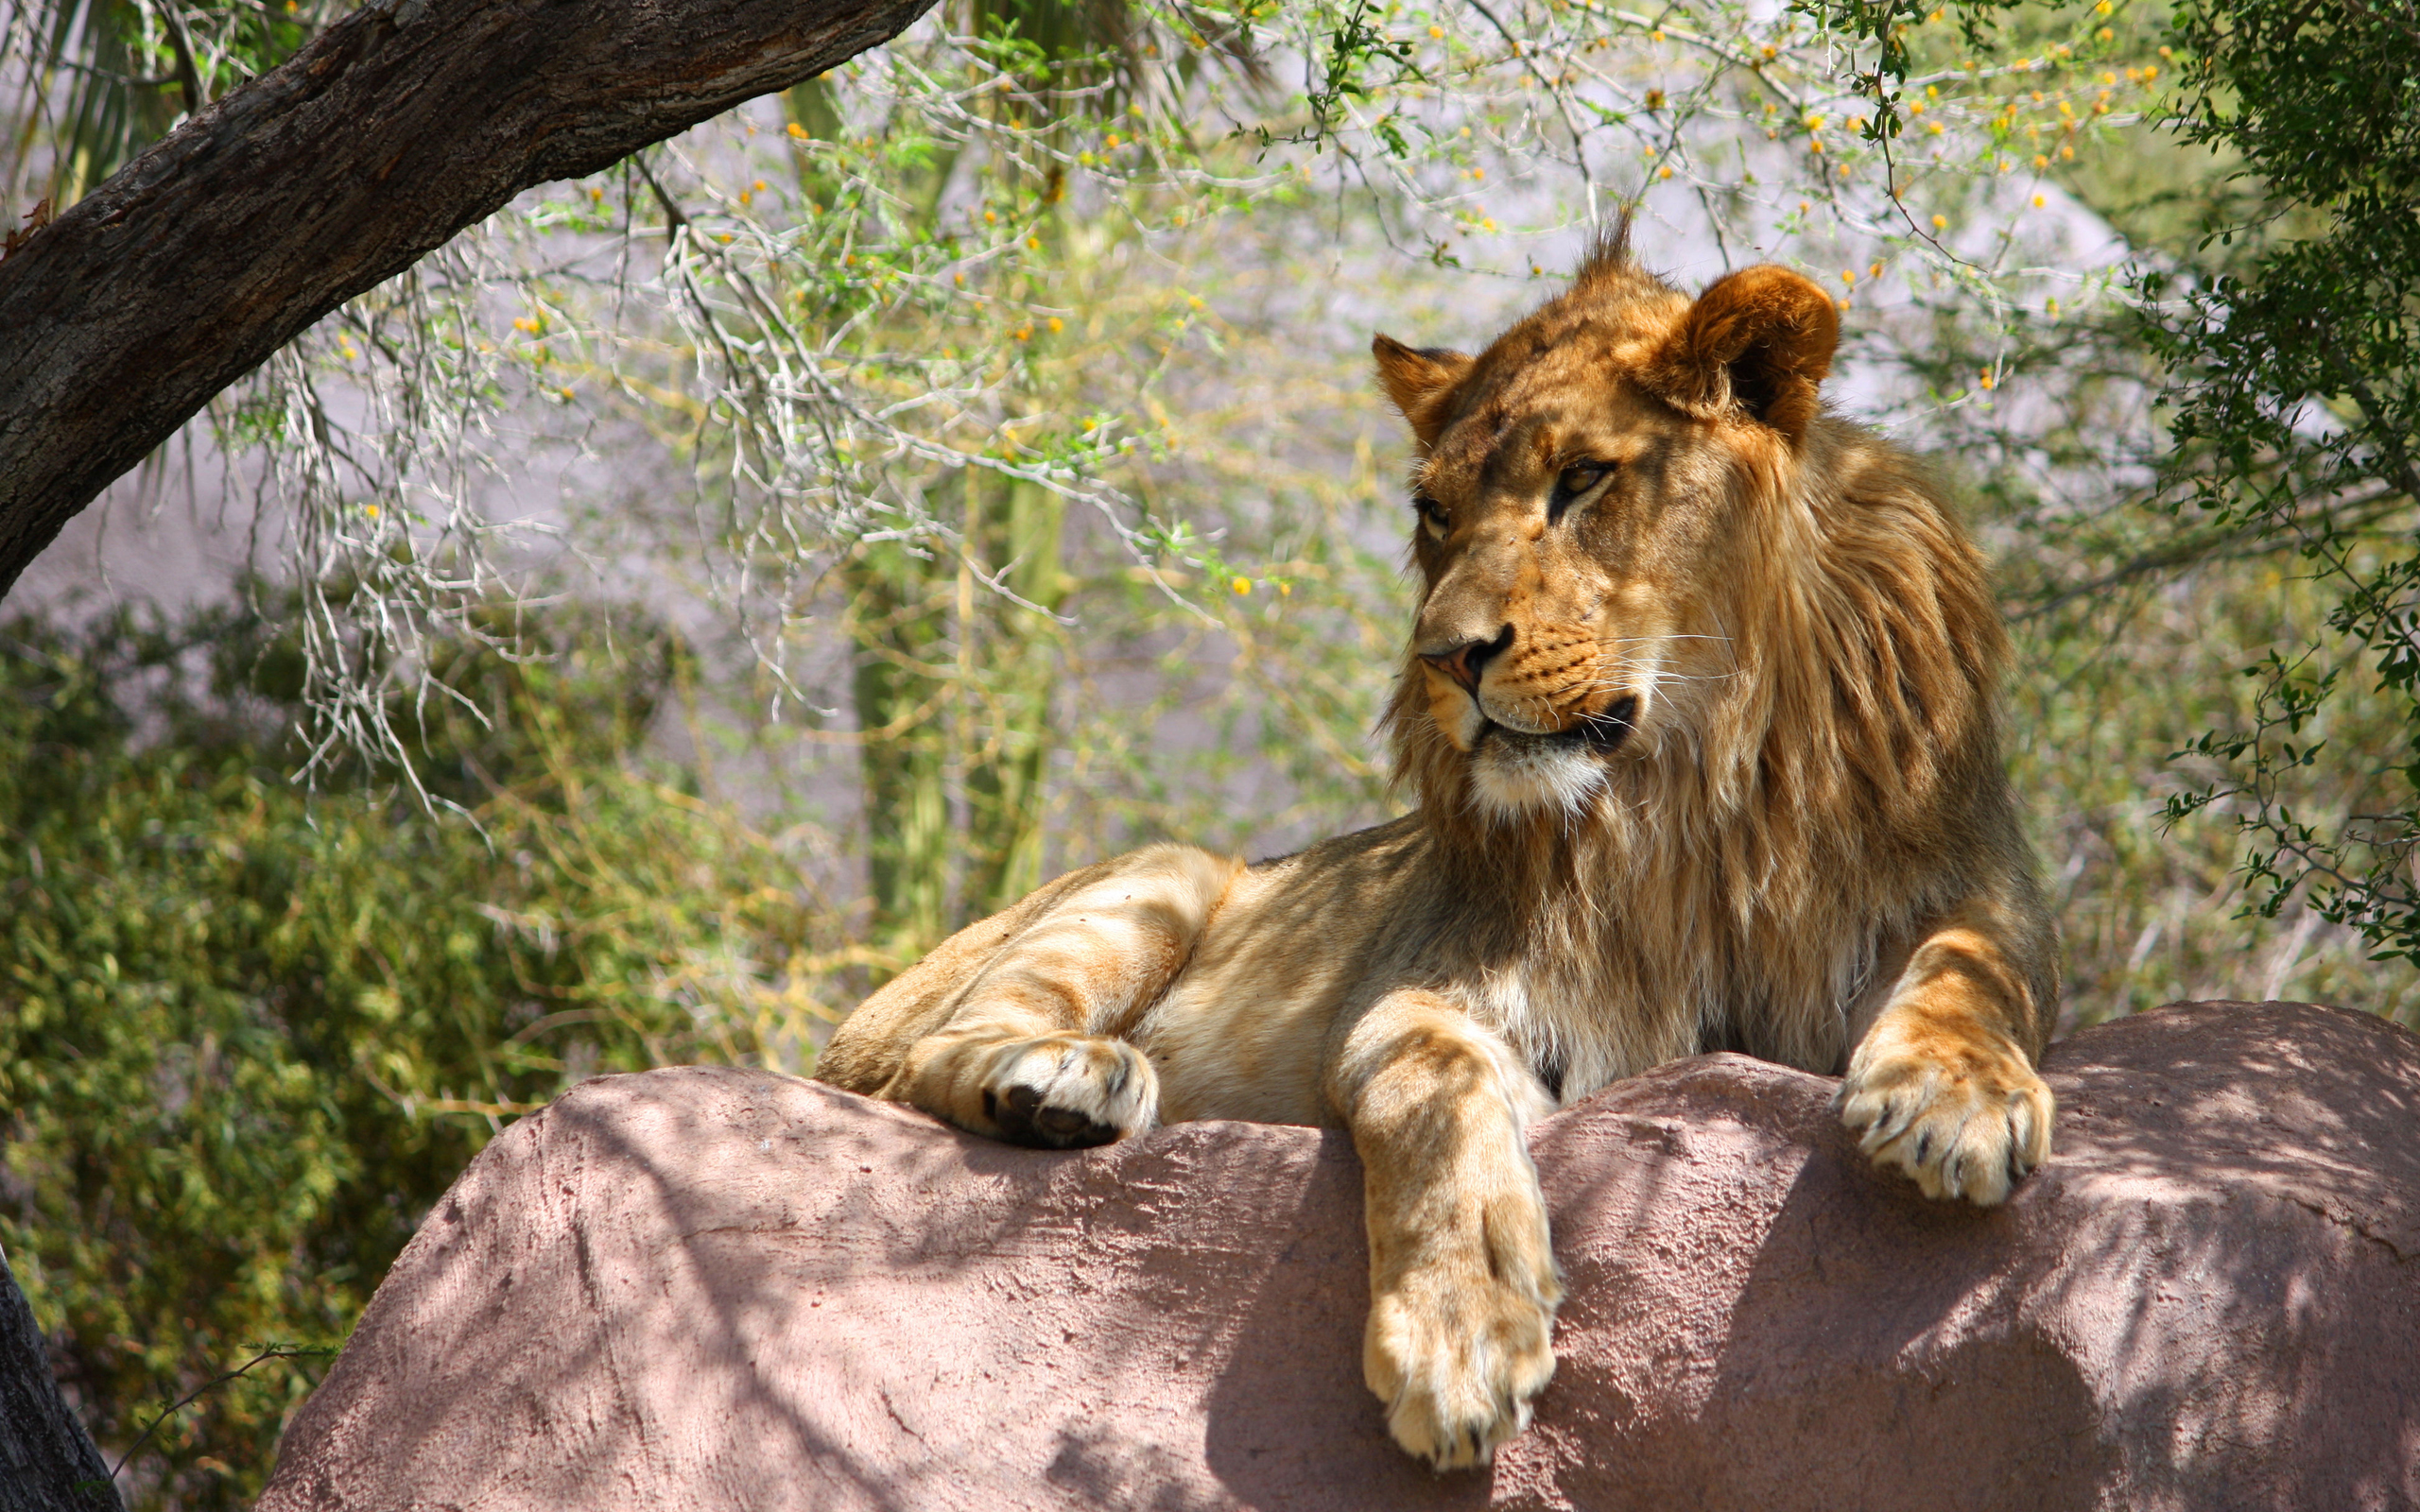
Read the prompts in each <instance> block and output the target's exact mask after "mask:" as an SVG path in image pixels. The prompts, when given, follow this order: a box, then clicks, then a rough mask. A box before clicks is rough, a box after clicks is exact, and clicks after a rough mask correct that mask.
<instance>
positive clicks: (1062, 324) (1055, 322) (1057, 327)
mask: <svg viewBox="0 0 2420 1512" xmlns="http://www.w3.org/2000/svg"><path fill="white" fill-rule="evenodd" d="M1050 329H1051V330H1053V331H1064V330H1066V329H1067V322H1066V321H1064V320H1062V319H1060V318H1058V317H1057V316H1055V315H1054V316H1052V317H1051V318H1050Z"/></svg>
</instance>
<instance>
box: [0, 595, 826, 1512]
mask: <svg viewBox="0 0 2420 1512" xmlns="http://www.w3.org/2000/svg"><path fill="white" fill-rule="evenodd" d="M555 633H556V634H557V635H558V636H559V637H560V639H559V640H558V642H557V648H556V651H555V653H554V655H553V656H552V657H551V658H550V659H548V660H545V661H540V662H521V663H507V662H502V661H501V660H499V659H498V658H496V657H495V656H494V655H493V653H488V652H484V651H481V650H479V649H478V648H476V647H468V648H462V649H460V650H459V652H458V655H457V657H456V658H455V660H454V662H453V663H452V664H451V665H450V666H449V667H448V668H447V669H446V674H445V675H446V680H447V683H448V685H450V686H454V687H457V688H458V689H460V690H461V691H462V692H463V693H464V694H465V695H466V696H468V697H469V700H470V701H467V702H465V703H464V704H462V705H458V706H457V707H456V708H455V709H454V711H453V712H451V713H448V714H446V715H444V716H443V717H441V718H438V717H432V718H430V719H428V720H427V721H426V722H425V724H424V725H423V736H424V738H425V739H426V741H427V745H428V748H429V753H430V754H431V756H432V757H434V758H435V762H434V765H436V766H437V767H439V768H441V769H443V770H444V771H446V772H448V773H450V774H452V778H451V780H452V781H453V782H457V783H458V784H460V785H459V786H458V788H457V793H458V796H459V797H461V798H463V799H469V798H470V797H471V796H472V791H473V785H474V784H475V785H476V787H477V788H478V790H479V791H480V792H481V793H483V794H484V796H483V797H481V798H479V799H478V800H477V802H476V803H475V805H473V807H472V813H473V816H475V819H476V820H477V821H478V826H479V827H480V828H475V827H474V826H472V825H468V824H464V823H461V822H458V821H456V822H449V823H436V822H432V821H431V820H430V819H428V818H427V816H425V815H424V814H423V813H421V812H420V811H419V810H418V809H417V808H414V807H411V806H405V805H398V804H397V803H395V802H393V801H391V800H389V799H387V798H385V797H383V796H382V793H381V790H380V789H379V788H378V787H376V786H375V785H374V784H373V783H372V782H367V781H365V782H363V783H361V784H359V785H356V786H354V788H352V789H351V790H337V791H331V792H325V793H323V794H322V795H320V797H319V798H317V799H311V798H308V797H306V796H305V795H304V794H303V793H302V791H300V790H299V789H297V788H295V787H293V786H291V785H289V783H288V782H286V781H285V779H284V778H283V776H282V775H281V773H282V771H283V770H285V769H289V768H290V765H291V763H292V760H293V753H292V752H291V751H290V750H288V749H285V748H282V747H281V746H280V745H279V743H278V742H277V741H276V740H275V739H274V738H273V736H272V733H271V732H272V731H273V730H275V729H276V728H277V725H278V723H279V719H278V716H279V715H280V713H285V712H290V711H287V710H286V709H285V706H283V705H281V704H279V703H278V702H276V701H275V700H273V699H268V698H264V697H262V696H260V695H259V694H258V693H257V692H254V691H251V689H249V688H246V687H243V686H241V685H240V684H239V683H238V682H237V681H236V679H237V678H238V677H242V676H245V675H248V674H254V673H256V672H261V673H273V672H274V670H275V668H276V667H277V666H278V665H279V659H278V658H277V657H276V656H274V655H272V656H268V657H262V656H259V655H257V654H229V648H230V647H238V648H242V647H247V646H249V647H251V649H252V650H254V651H257V650H262V649H267V650H271V651H274V650H275V648H276V643H275V642H274V641H273V640H269V641H266V642H264V641H263V639H262V638H261V636H260V635H259V633H258V627H257V626H256V625H254V624H251V623H250V622H248V621H245V620H244V619H243V618H242V617H240V616H232V617H231V616H225V615H220V616H214V617H212V618H210V619H208V620H205V621H203V622H200V623H195V624H187V625H184V626H180V627H164V626H159V625H153V626H143V625H139V624H137V623H136V622H134V621H133V620H132V619H130V617H127V616H124V615H120V616H115V617H112V618H110V619H107V620H103V621H101V622H98V623H96V624H95V625H93V626H91V627H86V628H85V629H83V630H80V631H78V632H75V633H66V632H61V631H58V630H55V629H48V628H44V627H41V626H39V625H36V624H33V623H30V622H24V621H20V622H18V623H16V624H14V625H12V626H10V627H8V628H7V629H6V630H5V631H0V826H5V831H6V834H7V841H6V843H5V844H0V899H5V900H6V903H5V906H0V960H4V961H5V962H6V963H7V964H6V968H5V970H6V975H5V977H0V1108H6V1109H7V1112H6V1114H5V1122H4V1123H0V1134H5V1140H6V1147H5V1149H6V1154H5V1159H6V1165H5V1170H0V1245H5V1246H6V1248H7V1249H8V1251H9V1257H10V1261H11V1263H12V1264H13V1265H14V1266H15V1268H16V1270H17V1273H18V1275H19V1277H20V1279H21V1280H23V1282H24V1283H25V1286H26V1292H27V1294H28V1297H30V1299H31V1301H32V1303H33V1306H34V1309H35V1313H36V1315H37V1317H38V1318H39V1319H41V1321H42V1322H43V1326H44V1327H45V1329H47V1330H48V1331H50V1332H52V1333H53V1334H54V1336H55V1337H56V1338H57V1339H58V1340H59V1341H61V1345H62V1353H63V1355H64V1359H65V1361H66V1368H67V1374H68V1377H69V1381H70V1384H71V1385H72V1387H73V1389H74V1390H75V1391H76V1393H77V1394H78V1397H79V1398H80V1400H81V1403H82V1405H83V1408H84V1411H85V1414H86V1418H87V1421H88V1422H89V1423H90V1424H91V1425H92V1427H93V1428H94V1430H95V1435H96V1437H97V1438H98V1439H99V1440H100V1442H101V1443H102V1445H103V1446H104V1449H105V1451H107V1452H110V1453H112V1455H114V1454H115V1453H118V1452H123V1451H124V1450H125V1449H126V1448H127V1447H128V1445H129V1444H130V1442H131V1441H133V1440H134V1438H135V1437H136V1435H137V1433H138V1432H139V1431H140V1428H141V1427H142V1425H143V1424H145V1423H147V1421H148V1420H149V1419H150V1418H151V1417H153V1416H155V1415H156V1414H157V1412H158V1411H159V1409H160V1408H161V1407H162V1406H163V1405H164V1404H165V1403H166V1402H169V1401H173V1400H176V1399H178V1398H180V1397H182V1396H183V1395H185V1393H186V1391H187V1390H189V1389H191V1388H192V1387H193V1386H195V1385H198V1384H199V1383H202V1382H204V1381H207V1380H209V1379H210V1378H212V1377H214V1376H216V1375H218V1374H220V1373H222V1372H223V1371H226V1370H228V1369H229V1368H231V1367H232V1366H235V1365H237V1364H240V1363H241V1362H242V1361H244V1360H245V1359H247V1358H249V1357H250V1356H251V1354H253V1353H254V1352H256V1348H257V1347H261V1346H266V1345H268V1344H271V1343H287V1344H301V1345H333V1344H337V1343H340V1342H341V1341H342V1339H343V1337H344V1336H345V1334H346V1332H348V1331H349V1330H350V1328H351V1327H352V1324H353V1320H354V1317H355V1315H356V1314H358V1313H359V1311H360V1309H361V1307H362V1305H363V1303H364V1302H366V1301H367V1299H368V1297H369V1294H370V1291H371V1289H372V1287H373V1286H374V1285H375V1284H376V1282H377V1280H378V1279H379V1278H380V1277H381V1276H382V1275H383V1274H384V1273H385V1271H386V1269H387V1266H388V1265H389V1263H390V1262H391V1261H392V1260H393V1258H394V1256H395V1254H396V1252H397V1251H398V1250H399V1249H400V1248H401V1247H402V1246H403V1245H404V1243H405V1242H406V1240H407V1239H408V1238H409V1237H410V1235H411V1233H412V1230H413V1228H414V1227H415V1225H416V1224H417V1223H418V1222H419V1220H420V1216H421V1214H422V1212H423V1210H424V1209H425V1208H426V1207H427V1205H428V1204H429V1203H430V1202H431V1201H433V1200H434V1199H435V1198H436V1196H437V1195H438V1194H440V1193H441V1191H442V1190H443V1189H444V1187H445V1186H446V1184H447V1183H448V1182H450V1181H451V1180H452V1179H453V1178H454V1177H456V1176H457V1175H458V1174H459V1173H460V1171H461V1168H462V1166H463V1165H464V1164H465V1163H466V1162H467V1161H468V1160H470V1159H471V1157H472V1156H474V1155H475V1154H476V1153H477V1151H478V1149H479V1148H480V1146H481V1145H482V1144H483V1143H485V1142H486V1140H487V1139H488V1138H489V1137H490V1135H491V1134H493V1132H494V1131H495V1130H496V1129H498V1128H499V1127H500V1126H501V1125H502V1122H503V1121H504V1120H506V1119H508V1118H510V1117H511V1116H512V1115H513V1114H515V1113H517V1112H520V1111H522V1110H525V1109H527V1108H532V1107H535V1106H537V1105H539V1104H542V1103H543V1102H544V1101H545V1100H546V1099H548V1098H550V1097H552V1096H553V1095H554V1094H555V1093H557V1092H558V1091H562V1089H563V1088H564V1087H565V1086H567V1085H569V1084H570V1083H572V1082H574V1081H577V1080H579V1079H580V1078H581V1077H583V1076H586V1075H589V1074H599V1073H605V1072H614V1071H629V1070H637V1069H641V1068H644V1067H647V1066H649V1065H653V1064H657V1063H659V1062H662V1061H666V1060H671V1059H699V1058H715V1059H728V1058H754V1057H763V1056H766V1055H767V1054H769V1053H772V1052H774V1051H776V1050H777V1049H778V1048H779V1047H782V1046H784V1045H785V1044H787V1046H788V1050H789V1052H790V1053H792V1054H795V1052H796V1050H797V1048H798V1047H797V1045H796V1043H795V1040H796V1039H797V1037H798V1036H799V1034H800V1033H801V1032H803V1030H804V1026H805V1022H806V1021H807V1020H808V1019H809V1018H812V1017H813V1016H814V1012H815V1010H814V1008H813V1006H812V1005H807V1004H805V1003H804V1000H803V999H800V998H796V997H793V998H792V999H789V1000H787V1001H786V1000H784V999H783V998H781V996H780V995H779V994H778V993H777V992H776V991H775V990H774V989H773V988H771V987H770V986H769V980H770V976H771V968H770V966H769V965H768V964H763V963H782V962H787V963H788V964H791V965H793V966H795V965H798V964H800V956H799V952H800V948H801V946H802V945H803V944H804V931H805V921H806V920H807V919H809V918H810V917H811V913H810V910H809V908H807V907H806V906H804V900H802V899H801V898H800V897H799V896H798V894H797V890H796V887H795V885H794V884H793V883H791V882H790V881H789V876H790V871H789V868H788V866H787V864H786V862H785V860H784V858H783V857H782V856H781V855H779V854H778V853H777V852H776V851H775V850H774V849H773V847H772V846H771V845H770V844H769V842H766V841H764V840H763V839H762V838H761V837H758V836H756V835H754V834H752V833H750V832H748V831H747V830H745V829H744V828H743V827H741V826H738V825H737V824H735V823H734V822H732V821H730V820H729V819H728V818H725V817H721V816H717V814H716V813H715V812H714V811H711V810H709V809H708V808H707V807H706V806H705V805H702V804H700V803H699V802H698V801H697V800H696V799H694V798H693V797H692V796H691V795H689V794H687V793H685V792H683V791H682V790H681V789H679V788H677V787H669V786H665V785H661V784H658V783H657V782H653V781H651V780H649V779H648V778H647V777H646V776H645V775H643V774H641V773H639V772H638V771H636V770H635V769H633V768H631V767H630V766H629V765H626V764H625V763H624V762H623V760H622V758H623V756H624V754H625V750H626V747H627V746H628V743H629V741H630V740H631V738H632V735H633V733H634V730H635V728H636V726H635V724H634V723H633V722H631V720H630V719H629V718H628V717H627V716H628V715H629V714H630V713H631V712H632V710H633V709H634V708H635V707H636V705H637V704H638V703H640V702H644V701H645V700H646V699H648V698H649V697H651V696H653V695H654V694H655V693H656V692H658V691H660V690H661V688H662V687H663V685H664V683H665V682H666V679H667V671H666V668H667V666H668V664H669V662H670V658H669V656H668V654H666V652H665V650H664V645H663V641H662V638H661V637H658V638H656V639H655V640H654V641H653V642H652V643H650V642H649V640H648V638H646V637H641V638H639V640H638V643H637V644H638V646H639V647H640V648H642V649H649V650H652V651H653V652H655V653H656V654H654V655H653V656H651V657H639V658H633V657H631V656H629V655H625V656H622V657H614V656H612V655H609V654H607V652H606V650H605V647H604V646H603V644H601V640H600V638H599V637H597V636H596V635H594V634H593V633H585V632H584V631H583V629H582V627H580V626H579V621H578V617H577V616H575V617H574V618H573V619H572V620H571V621H568V622H565V623H564V624H563V625H562V627H560V628H559V629H558V630H557V631H556V632H555ZM213 647H216V648H217V649H218V650H219V652H220V654H219V655H218V656H217V658H216V660H217V662H218V668H217V674H218V675H217V677H216V679H215V680H216V689H215V691H210V692H205V693H201V694H199V695H195V696H186V694H185V693H184V692H183V691H182V690H183V688H184V685H186V684H189V683H192V682H195V681H197V680H198V679H199V678H200V676H201V672H200V668H199V666H198V665H197V663H199V662H204V661H205V660H207V653H208V652H209V651H210V650H211V649H212V648H213ZM288 659H289V661H290V647H289V648H288ZM475 705H476V706H478V707H480V708H481V709H482V711H483V712H484V713H485V714H486V722H484V723H483V722H482V721H481V720H479V719H477V718H474V717H472V715H471V710H472V708H473V707H474V706H475ZM617 711H618V715H617V713H616V712H617ZM147 725H150V726H152V727H154V728H151V729H148V730H147V729H146V728H145V727H146V726H147ZM161 727H164V728H161ZM362 775H363V776H364V777H365V778H369V777H372V776H374V774H362ZM482 828H483V829H484V833H481V831H482ZM316 1368H317V1366H315V1364H314V1363H313V1362H312V1361H311V1360H309V1359H307V1358H305V1359H292V1360H285V1361H279V1362H274V1363H271V1364H269V1365H265V1366H262V1367H261V1368H257V1369H254V1370H252V1371H251V1372H250V1373H248V1374H247V1375H245V1376H244V1377H243V1378H241V1379H239V1380H235V1381H231V1382H228V1383H225V1384H223V1385H221V1386H219V1387H218V1388H216V1389H215V1390H213V1391H210V1392H208V1393H206V1394H204V1395H203V1396H202V1397H201V1398H200V1399H199V1400H197V1401H196V1402H195V1403H194V1404H193V1405H192V1406H190V1407H188V1408H186V1409H185V1410H184V1411H182V1413H180V1414H178V1415H177V1416H175V1417H172V1418H170V1419H169V1420H168V1421H166V1422H165V1423H164V1424H163V1425H162V1426H161V1427H160V1429H159V1431H158V1432H157V1433H156V1434H155V1435H153V1436H152V1438H151V1440H150V1442H149V1443H148V1445H147V1446H146V1448H145V1451H144V1452H143V1453H142V1454H141V1455H140V1456H139V1457H138V1459H137V1460H136V1462H135V1465H134V1468H133V1470H132V1472H131V1473H132V1482H131V1488H132V1489H133V1490H134V1491H135V1492H136V1495H135V1496H134V1497H133V1502H134V1504H136V1505H138V1506H139V1505H143V1504H153V1505H161V1504H171V1503H173V1504H176V1505H182V1506H190V1507H202V1506H236V1505H240V1504H247V1503H250V1501H251V1499H252V1497H253V1496H255V1495H256V1494H257V1493H258V1491H259V1489H260V1487H261V1485H262V1481H263V1478H264V1475H265V1472H266V1469H267V1467H268V1462H269V1456H270V1452H271V1450H272V1447H273V1445H274V1443H275V1440H276V1435H277V1433H278V1430H279V1428H280V1426H281V1424H282V1422H283V1419H284V1417H285V1414H286V1413H287V1412H288V1411H289V1410H290V1409H291V1408H292V1407H293V1406H294V1405H295V1404H296V1403H297V1402H298V1401H299V1400H301V1398H302V1395H303V1394H304V1393H305V1392H306V1391H307V1390H308V1388H309V1386H310V1384H311V1383H312V1379H313V1376H314V1374H315V1372H316Z"/></svg>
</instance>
